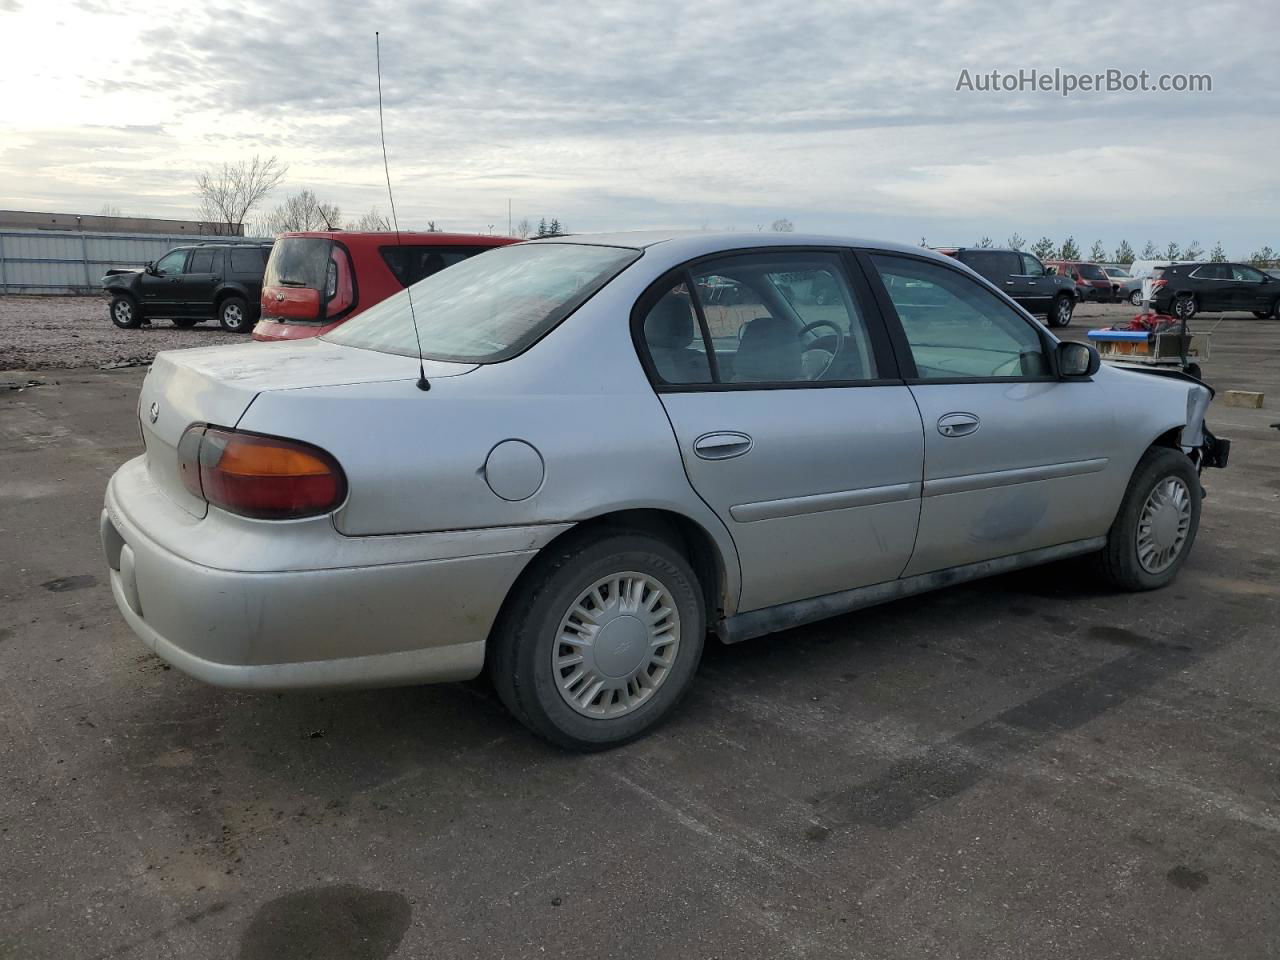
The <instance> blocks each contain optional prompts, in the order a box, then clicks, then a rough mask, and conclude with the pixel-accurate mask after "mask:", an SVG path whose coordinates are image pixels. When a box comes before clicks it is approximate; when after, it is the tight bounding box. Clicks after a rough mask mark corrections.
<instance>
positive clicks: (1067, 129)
mask: <svg viewBox="0 0 1280 960" xmlns="http://www.w3.org/2000/svg"><path fill="white" fill-rule="evenodd" d="M593 7H595V9H593ZM375 29H377V30H381V31H382V40H383V51H382V53H383V71H384V78H383V83H384V94H385V106H386V127H387V143H388V150H389V153H390V159H391V172H392V177H393V180H394V184H395V188H396V202H397V207H398V208H399V211H400V215H401V225H402V227H406V228H409V227H420V226H423V225H425V223H426V221H427V220H428V219H434V220H435V221H436V222H437V223H438V224H440V225H441V226H443V227H446V228H450V229H458V230H486V231H487V230H488V227H489V224H493V225H494V229H495V231H496V232H505V230H506V226H507V202H508V199H510V201H511V204H512V209H513V211H514V216H515V219H516V220H517V221H518V220H519V219H520V218H521V217H529V218H530V219H532V220H533V221H534V222H535V223H536V221H537V220H538V218H539V217H541V216H546V217H552V216H556V217H559V218H560V219H561V220H562V221H563V222H564V223H565V224H566V225H567V226H568V227H569V228H570V229H572V230H574V231H579V232H584V231H591V230H603V229H629V228H645V227H663V228H666V227H678V228H691V229H697V228H703V227H709V228H713V229H721V228H733V229H740V230H754V229H756V228H757V226H758V225H761V224H764V225H767V224H768V223H769V222H771V221H772V220H773V219H775V218H777V217H788V218H790V219H791V220H792V221H793V222H794V223H795V225H796V229H797V230H800V231H807V232H808V231H812V232H839V233H848V234H853V235H859V236H873V237H882V238H887V239H895V240H906V241H912V242H914V241H918V240H919V239H920V237H921V236H925V237H927V238H928V240H929V242H930V243H970V242H973V241H974V240H976V239H977V238H978V237H979V236H982V235H984V234H985V235H989V236H991V237H992V238H993V239H994V240H996V241H997V242H999V243H1003V241H1004V240H1005V239H1006V238H1007V237H1008V236H1009V234H1010V233H1011V232H1013V231H1017V232H1019V233H1020V234H1021V235H1022V236H1024V237H1025V238H1027V240H1028V242H1031V241H1033V240H1034V239H1036V238H1038V237H1039V236H1041V235H1042V234H1047V235H1049V236H1051V237H1053V238H1054V239H1061V238H1062V237H1063V236H1064V235H1066V234H1068V233H1070V234H1074V235H1075V237H1076V239H1077V241H1079V242H1080V243H1081V246H1082V247H1084V248H1085V249H1086V250H1087V248H1088V245H1089V244H1091V243H1092V242H1093V240H1095V239H1101V240H1103V241H1104V243H1105V244H1106V245H1107V246H1108V247H1113V246H1114V245H1115V243H1116V242H1117V241H1119V240H1120V239H1122V238H1123V239H1128V240H1129V241H1130V242H1131V243H1133V244H1134V246H1135V247H1141V245H1142V244H1143V243H1144V242H1145V241H1146V240H1148V239H1151V240H1154V241H1156V242H1157V243H1159V244H1161V245H1163V244H1164V243H1165V242H1166V241H1168V240H1176V241H1178V242H1180V243H1185V242H1187V241H1190V240H1193V239H1194V240H1198V241H1199V242H1200V244H1201V245H1202V246H1204V247H1206V248H1208V247H1209V246H1210V245H1212V244H1213V242H1214V241H1216V240H1221V241H1222V242H1223V243H1224V244H1225V245H1226V247H1227V250H1228V252H1229V253H1230V254H1232V255H1233V256H1240V255H1243V254H1245V253H1247V252H1249V251H1250V250H1253V249H1255V248H1257V247H1259V246H1261V245H1262V244H1264V243H1265V244H1270V245H1271V246H1273V247H1280V224H1278V223H1277V217H1276V214H1277V212H1278V211H1280V177H1277V175H1276V169H1277V164H1278V160H1277V158H1278V157H1280V122H1278V121H1280V90H1278V88H1277V84H1276V83H1275V69H1276V68H1275V63H1276V42H1275V41H1276V38H1277V37H1278V36H1280V5H1276V4H1273V3H1269V2H1268V3H1264V4H1246V3H1205V2H1197V3H1178V2H1162V3H1151V2H1149V0H1148V2H1144V3H1138V4H1128V3H1110V4H1107V5H1105V7H1104V6H1101V5H1099V6H1097V7H1095V6H1094V5H1092V4H1088V3H1082V2H1080V0H1071V2H1066V3H1016V2H1013V0H1002V2H999V3H983V2H977V3H968V2H948V0H926V2H921V3H914V4H902V3H897V2H878V0H871V2H851V0H842V2H832V3H824V2H807V3H797V4H779V3H776V2H771V3H752V2H723V3H722V2H714V3H699V2H696V0H690V2H683V0H682V2H674V3H664V2H658V0H646V2H644V3H639V2H636V3H626V4H623V3H614V4H609V3H603V4H585V3H581V2H574V0H533V2H530V0H524V2H505V0H500V2H487V3H470V4H469V3H463V2H451V3H411V2H404V0H402V2H398V3H362V2H351V0H274V2H271V3H263V4H258V3H247V2H219V0H201V2H199V3H189V4H188V3H181V4H163V3H156V2H154V0H149V2H146V3H142V2H132V0H79V2H60V0H0V207H3V208H16V209H29V210H51V211H60V212H69V213H95V212H97V211H98V210H99V209H100V208H101V207H102V205H103V204H104V203H111V204H114V205H116V206H118V207H120V208H121V209H122V210H123V211H124V212H125V213H128V214H136V215H142V216H167V217H183V218H186V217H192V216H194V206H195V202H194V200H193V198H192V180H193V178H194V175H195V173H196V171H197V170H199V169H201V168H202V167H204V166H206V165H209V164H212V163H217V162H221V161H223V160H236V159H240V158H245V157H249V156H251V155H253V154H254V153H261V154H275V155H277V156H279V157H280V158H281V160H283V161H285V162H287V163H288V164H289V175H288V179H287V181H286V183H285V185H284V186H283V187H282V190H281V193H283V192H285V191H288V190H294V189H299V188H302V187H310V188H312V189H314V190H315V191H316V193H317V194H319V195H320V197H321V199H325V200H330V201H333V202H336V203H338V204H339V205H340V206H341V208H342V210H343V212H344V213H346V214H349V215H358V214H359V213H361V212H363V211H365V210H368V209H369V208H370V207H371V206H374V205H378V206H379V207H380V208H381V209H382V210H383V211H384V212H385V211H386V209H387V204H386V193H385V190H386V188H385V184H384V183H383V181H382V164H381V155H380V153H379V147H378V117H377V110H376V106H377V90H376V86H375V75H374V38H373V34H374V30H375ZM1055 67H1057V68H1061V69H1062V70H1066V71H1074V72H1077V73H1092V72H1095V71H1105V70H1106V69H1108V68H1115V69H1120V70H1129V71H1134V72H1136V71H1138V70H1142V69H1146V70H1148V71H1149V72H1150V73H1151V74H1152V75H1153V76H1157V75H1159V74H1161V73H1207V74H1210V75H1211V76H1212V83H1213V89H1212V92H1209V93H1164V94H1157V93H1147V94H1142V93H1123V92H1120V93H1112V94H1107V93H1090V94H1081V93H1078V94H1076V95H1074V96H1072V97H1069V98H1063V97H1062V96H1061V95H1059V94H1056V93H1052V92H1044V93H1031V92H1027V93H980V92H969V91H960V92H957V91H956V84H957V81H958V78H959V77H960V73H961V71H962V70H964V69H968V70H969V71H970V72H971V75H976V74H979V73H984V72H989V71H991V70H993V69H998V70H1002V71H1009V72H1014V71H1017V70H1019V69H1026V70H1030V69H1032V68H1036V69H1039V70H1041V71H1052V70H1053V69H1054V68H1055ZM277 199H278V198H277Z"/></svg>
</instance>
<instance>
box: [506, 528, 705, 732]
mask: <svg viewBox="0 0 1280 960" xmlns="http://www.w3.org/2000/svg"><path fill="white" fill-rule="evenodd" d="M705 632H706V613H705V610H704V607H703V602H702V592H701V590H700V589H699V586H698V579H697V576H696V574H695V573H694V572H693V569H692V567H690V565H689V562H688V560H686V559H685V557H684V556H683V555H682V554H681V553H680V552H679V551H678V550H676V549H675V548H674V547H672V546H671V545H670V544H668V543H666V542H665V541H663V540H659V539H657V538H655V537H653V536H651V535H649V534H647V533H639V532H634V533H633V532H616V533H602V534H597V535H594V536H591V537H589V538H576V539H571V540H568V541H566V542H565V543H564V544H563V545H562V546H560V547H558V548H553V549H552V550H551V551H550V552H547V553H544V555H543V556H541V557H539V558H538V559H537V560H536V561H534V566H533V567H531V568H530V569H529V570H528V571H527V572H526V574H525V576H524V577H523V578H522V581H521V583H520V584H518V585H517V587H516V588H515V590H514V592H513V593H512V595H511V596H510V597H509V598H508V599H507V603H506V605H505V607H504V609H503V613H502V615H501V616H500V618H499V621H498V623H497V624H496V626H495V628H494V631H493V637H492V639H491V640H490V644H491V648H490V658H489V672H490V675H491V677H492V679H493V684H494V687H495V688H496V689H497V691H498V695H499V697H501V699H502V702H503V703H504V704H505V705H506V707H507V709H508V710H510V711H511V712H512V714H514V715H515V717H516V718H517V719H519V720H520V721H521V722H522V723H524V724H525V726H527V727H529V728H530V729H531V730H532V731H533V732H534V733H536V734H538V735H539V736H541V737H543V738H544V739H546V740H549V741H550V742H551V743H554V744H556V745H557V746H560V747H564V748H566V749H571V750H602V749H606V748H608V747H614V746H618V745H620V744H623V743H626V742H627V741H629V740H634V739H635V738H637V737H639V736H642V735H644V734H645V733H648V732H649V731H650V730H652V729H653V728H654V727H655V726H657V725H658V724H659V723H660V722H662V721H663V720H664V719H666V717H667V716H668V715H670V713H671V711H672V710H673V709H674V708H675V706H676V704H677V703H678V702H679V700H680V698H681V697H682V696H683V695H684V693H685V691H686V690H687V689H688V688H689V685H690V683H691V682H692V680H693V674H694V671H695V670H697V667H698V661H699V660H700V659H701V658H702V645H703V639H704V634H705Z"/></svg>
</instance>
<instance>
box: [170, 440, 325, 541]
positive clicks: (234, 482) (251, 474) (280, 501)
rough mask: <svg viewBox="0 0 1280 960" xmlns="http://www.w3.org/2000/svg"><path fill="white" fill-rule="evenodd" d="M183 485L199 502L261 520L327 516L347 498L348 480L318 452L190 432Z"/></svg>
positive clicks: (184, 446) (292, 443)
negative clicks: (205, 502) (326, 514)
mask: <svg viewBox="0 0 1280 960" xmlns="http://www.w3.org/2000/svg"><path fill="white" fill-rule="evenodd" d="M178 463H179V467H180V470H181V472H182V482H183V484H184V485H185V486H186V488H187V489H188V490H189V491H190V492H191V493H192V494H193V495H194V496H197V497H200V498H201V499H204V500H207V501H208V502H209V503H211V504H213V505H214V506H215V507H221V508H222V509H223V510H227V511H229V512H231V513H238V514H240V515H241V516H244V517H253V518H255V519H259V520H294V519H298V518H300V517H313V516H317V515H318V514H322V513H328V512H329V511H331V510H333V509H334V508H335V507H337V506H338V505H339V504H340V503H342V501H343V500H344V499H345V498H346V495H347V480H346V477H345V476H344V474H343V472H342V468H341V467H340V466H339V465H338V461H336V460H335V459H334V458H333V457H332V456H330V455H329V454H328V453H326V452H325V451H323V450H321V449H320V448H319V447H313V446H311V444H309V443H300V442H299V441H297V440H286V439H284V438H283V437H266V436H262V435H260V434H256V433H243V432H241V431H238V430H224V429H222V428H221V427H207V426H204V425H202V424H196V425H194V426H191V427H188V428H187V432H186V433H185V434H183V436H182V440H181V441H180V442H179V444H178Z"/></svg>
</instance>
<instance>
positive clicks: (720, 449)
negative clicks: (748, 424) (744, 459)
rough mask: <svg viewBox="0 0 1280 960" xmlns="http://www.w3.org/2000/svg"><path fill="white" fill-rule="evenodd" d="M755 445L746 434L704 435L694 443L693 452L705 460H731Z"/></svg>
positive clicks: (732, 432) (728, 432)
mask: <svg viewBox="0 0 1280 960" xmlns="http://www.w3.org/2000/svg"><path fill="white" fill-rule="evenodd" d="M753 443H754V441H752V439H751V438H750V437H749V436H747V435H746V434H745V433H737V432H736V431H732V430H725V431H722V432H720V433H704V434H703V435H702V436H700V437H699V438H698V439H697V440H695V441H693V452H694V453H696V454H697V455H698V456H699V457H701V458H702V459H703V460H731V459H733V458H734V457H740V456H742V455H743V454H744V453H747V452H748V451H750V450H751V447H752V444H753Z"/></svg>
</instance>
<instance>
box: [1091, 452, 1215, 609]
mask: <svg viewBox="0 0 1280 960" xmlns="http://www.w3.org/2000/svg"><path fill="white" fill-rule="evenodd" d="M1169 479H1176V480H1177V481H1180V482H1181V484H1182V486H1183V488H1184V489H1185V491H1186V493H1187V496H1188V500H1189V508H1190V520H1189V525H1188V527H1187V529H1186V533H1185V539H1184V540H1183V541H1182V543H1181V545H1180V547H1179V548H1178V549H1177V552H1176V553H1175V555H1174V556H1173V558H1172V562H1171V563H1170V564H1169V565H1168V566H1167V567H1164V568H1163V569H1159V570H1153V569H1151V568H1150V567H1149V566H1148V565H1147V564H1145V563H1144V562H1143V560H1142V559H1140V557H1139V546H1138V538H1139V524H1140V521H1141V520H1142V514H1143V510H1144V508H1145V506H1146V504H1147V500H1148V498H1149V497H1151V496H1152V494H1153V492H1154V491H1155V490H1156V487H1157V486H1158V485H1161V484H1163V483H1165V481H1166V480H1169ZM1199 528H1200V477H1199V475H1198V474H1197V473H1196V468H1195V465H1194V464H1192V462H1191V460H1190V459H1189V458H1188V457H1187V456H1186V454H1184V453H1183V452H1182V451H1180V450H1172V449H1170V448H1169V447H1152V448H1151V449H1150V450H1148V451H1147V452H1146V453H1144V454H1143V455H1142V459H1141V460H1139V461H1138V465H1137V467H1135V468H1134V471H1133V476H1132V477H1130V479H1129V486H1128V488H1127V489H1126V490H1125V493H1124V499H1123V500H1122V501H1121V503H1120V510H1119V512H1118V513H1117V514H1116V518H1115V521H1114V522H1113V523H1112V524H1111V530H1110V532H1109V533H1108V534H1107V545H1106V546H1105V547H1103V549H1102V550H1101V551H1100V552H1099V554H1098V561H1099V562H1098V567H1099V570H1100V572H1101V574H1102V576H1103V578H1104V579H1105V580H1106V581H1107V582H1108V583H1110V584H1111V585H1112V586H1114V587H1118V588H1119V589H1121V590H1131V591H1138V590H1155V589H1158V588H1159V587H1163V586H1165V585H1166V584H1168V583H1169V582H1170V581H1171V580H1173V578H1174V577H1175V576H1177V574H1178V570H1180V569H1181V568H1182V564H1183V563H1184V562H1185V561H1186V559H1187V556H1188V555H1189V554H1190V553H1191V548H1192V546H1194V544H1195V541H1196V531H1197V530H1198V529H1199Z"/></svg>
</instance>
